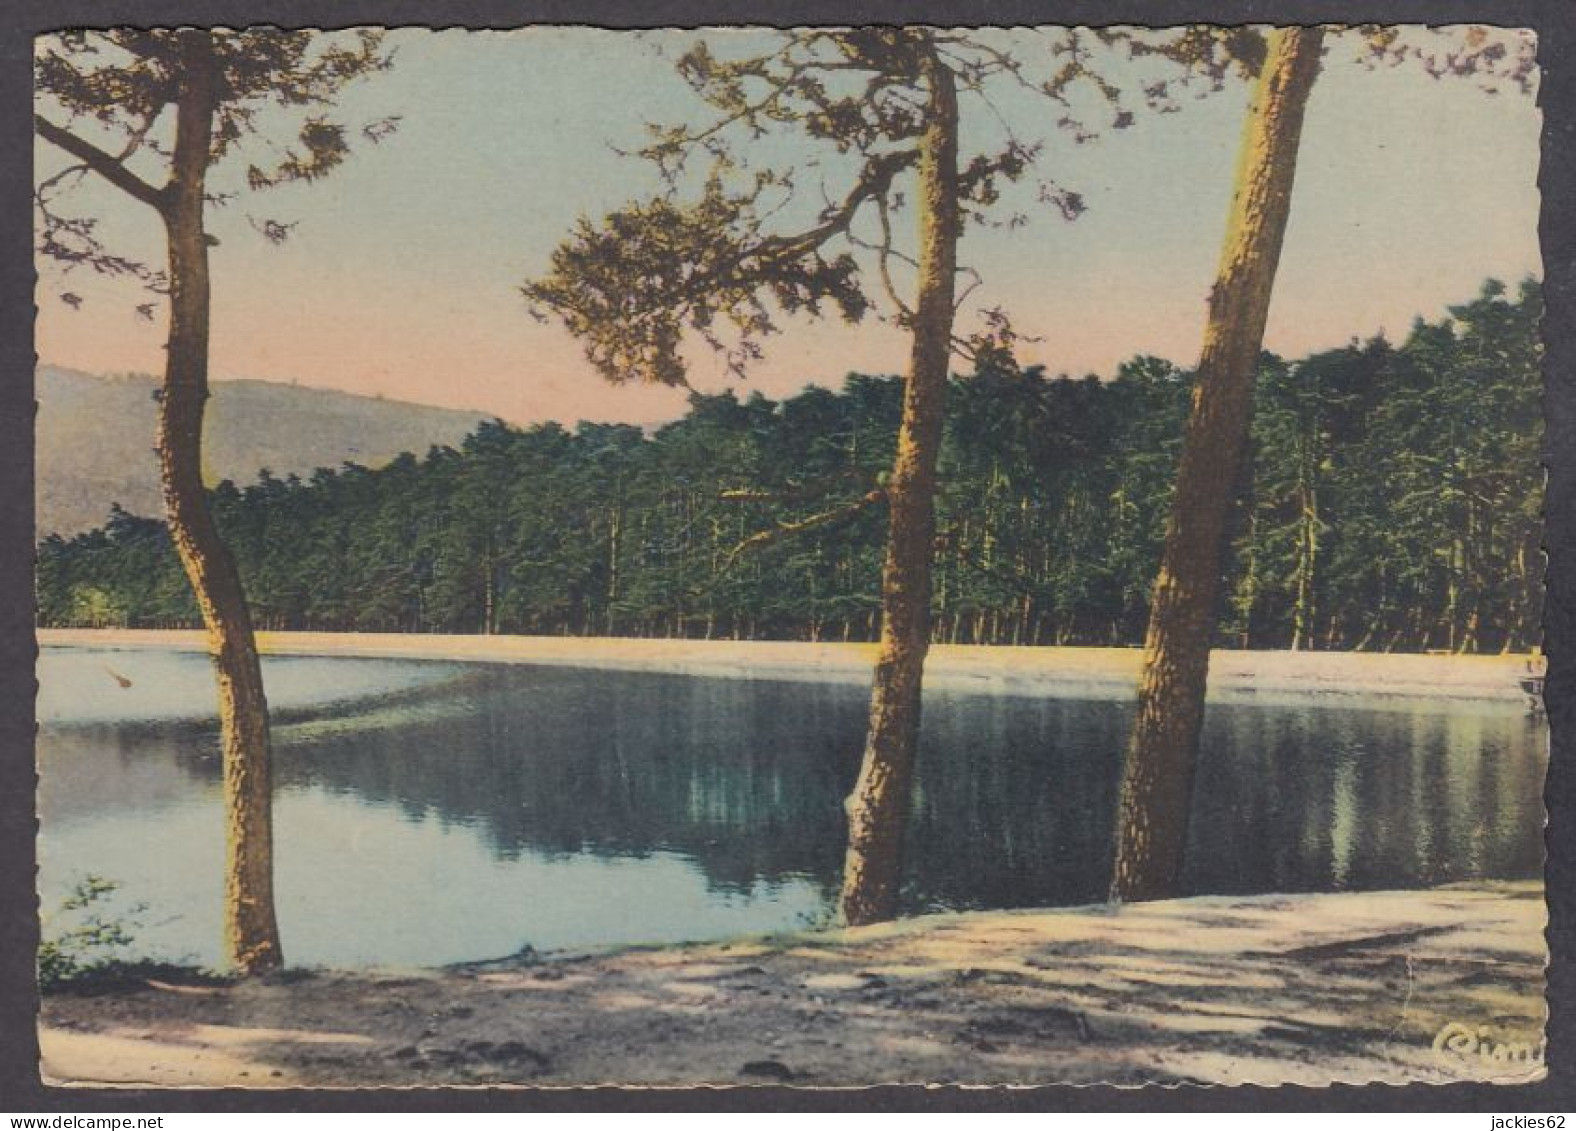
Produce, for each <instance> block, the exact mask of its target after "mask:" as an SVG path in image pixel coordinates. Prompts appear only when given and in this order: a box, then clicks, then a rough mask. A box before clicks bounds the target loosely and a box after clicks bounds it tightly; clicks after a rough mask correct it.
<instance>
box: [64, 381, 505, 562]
mask: <svg viewBox="0 0 1576 1131" xmlns="http://www.w3.org/2000/svg"><path fill="white" fill-rule="evenodd" d="M157 387H158V382H157V380H156V379H155V378H153V377H149V376H144V375H141V374H124V375H119V376H104V375H101V374H96V373H79V372H77V371H75V370H72V369H62V368H60V367H58V366H53V365H43V366H40V367H39V369H38V377H37V396H38V463H37V479H38V517H37V521H36V523H35V526H36V528H37V531H38V534H39V536H40V537H43V536H44V535H47V534H63V535H67V536H70V535H72V534H77V533H80V532H81V531H84V530H88V529H91V528H92V527H94V526H97V525H99V524H100V523H102V522H103V521H104V517H105V515H106V514H107V513H108V512H109V508H110V504H111V503H119V504H120V505H121V506H122V507H125V508H126V509H127V510H129V511H132V512H133V513H135V514H159V513H161V512H160V510H159V507H160V503H159V473H158V463H157V461H156V460H155V458H154V454H153V432H154V415H155V412H156V410H157V408H158V405H157V402H156V401H155V400H154V397H153V394H154V390H155V389H156V388H157ZM481 419H483V417H482V414H480V413H475V412H453V411H450V410H448V409H442V408H432V407H430V406H428V405H415V404H405V403H402V402H400V401H389V400H383V399H380V398H377V397H363V396H356V395H354V394H351V393H339V392H334V391H332V390H329V389H313V388H308V387H306V386H302V385H284V384H279V383H277V382H271V381H217V382H215V383H214V386H213V400H212V403H211V405H210V406H209V414H208V419H207V421H206V427H205V429H204V449H205V458H206V459H207V461H208V464H209V467H210V468H211V469H212V472H213V474H214V475H216V476H223V477H228V478H231V479H234V480H237V481H238V482H243V483H250V482H251V481H252V480H253V479H254V478H255V476H256V474H257V471H258V469H259V468H264V467H266V468H271V469H272V470H273V471H274V472H276V473H277V474H280V475H285V474H289V473H290V472H292V471H294V472H299V473H301V474H307V473H309V472H311V470H312V469H313V468H314V467H317V466H318V465H319V464H321V463H324V462H338V461H339V460H341V459H353V460H356V461H357V462H359V463H364V464H369V465H373V466H376V465H378V464H381V463H384V462H386V461H388V460H390V459H393V458H394V457H395V456H397V455H399V453H400V452H402V451H407V450H410V449H411V448H413V447H414V448H417V449H421V448H425V447H426V446H427V445H428V444H434V443H439V444H447V443H458V442H459V441H460V438H461V437H463V436H464V435H465V434H466V433H467V432H469V431H470V430H471V429H472V428H474V427H475V426H476V424H477V422H478V421H479V420H481Z"/></svg>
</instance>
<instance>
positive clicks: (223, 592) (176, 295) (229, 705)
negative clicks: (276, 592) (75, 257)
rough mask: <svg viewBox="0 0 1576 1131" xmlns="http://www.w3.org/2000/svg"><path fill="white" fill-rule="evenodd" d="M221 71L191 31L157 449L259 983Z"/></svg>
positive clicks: (243, 955) (251, 713)
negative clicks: (202, 651) (219, 465)
mask: <svg viewBox="0 0 1576 1131" xmlns="http://www.w3.org/2000/svg"><path fill="white" fill-rule="evenodd" d="M216 71H217V66H216V62H215V60H214V56H213V46H212V41H211V40H210V38H209V36H208V34H207V33H206V32H197V31H194V32H189V33H187V35H186V39H185V50H184V60H183V66H182V73H181V75H180V80H179V81H180V84H181V90H180V96H179V101H178V103H177V119H176V134H175V153H174V171H173V177H172V179H171V185H170V193H169V196H168V198H167V201H166V204H165V206H164V208H163V210H162V211H163V215H164V220H165V230H166V234H167V237H168V242H169V262H170V336H169V347H168V356H167V358H166V363H165V373H164V388H163V391H162V395H161V398H160V408H159V428H158V443H157V447H158V454H159V469H160V474H161V480H162V486H163V490H164V506H165V513H166V515H167V517H168V519H169V524H170V535H171V537H172V538H173V540H174V542H175V548H176V550H177V551H178V552H179V554H180V558H181V564H182V565H183V566H184V567H185V569H186V576H187V577H188V578H189V579H190V580H191V585H192V590H193V591H194V592H195V594H196V596H197V604H198V607H199V608H200V609H201V610H202V617H203V624H204V625H205V626H206V627H207V630H208V648H209V651H210V653H211V654H212V656H213V659H214V671H215V674H216V677H217V680H218V685H219V724H220V738H221V743H222V747H223V764H224V807H225V822H226V829H225V833H226V845H225V848H226V851H225V872H224V941H225V955H226V958H227V959H228V961H229V962H230V963H231V964H232V965H234V966H235V967H237V968H239V969H240V970H243V971H245V972H247V973H256V972H258V971H262V970H269V969H272V968H274V967H277V966H279V965H280V963H281V962H282V961H283V956H282V952H281V950H280V946H279V928H278V926H277V924H276V922H275V918H274V885H273V815H272V801H273V797H272V789H273V783H272V770H271V766H270V752H269V739H268V703H267V700H266V699H265V698H264V696H263V673H262V666H261V664H260V663H259V661H258V657H257V643H256V641H255V640H254V638H253V634H252V620H251V615H250V613H249V612H248V610H247V607H246V597H245V595H244V594H243V592H242V590H241V579H240V574H239V573H238V572H237V570H236V567H235V560H234V559H233V558H232V557H231V555H230V552H229V550H228V548H227V547H226V546H225V545H224V543H223V542H222V541H221V540H220V538H219V532H218V528H217V527H216V526H215V525H214V521H213V516H212V515H211V514H209V512H208V503H207V499H206V497H205V494H204V490H203V482H202V422H203V410H204V406H205V403H206V401H207V399H208V312H209V291H208V237H207V233H206V232H205V231H204V228H203V207H204V192H205V185H206V178H207V171H208V162H209V146H210V139H211V138H212V135H213V120H214V106H215V100H216V90H215V86H216V81H217V74H216Z"/></svg>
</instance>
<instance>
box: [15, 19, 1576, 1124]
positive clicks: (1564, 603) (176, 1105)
mask: <svg viewBox="0 0 1576 1131" xmlns="http://www.w3.org/2000/svg"><path fill="white" fill-rule="evenodd" d="M0 16H3V20H0V146H3V151H4V155H5V160H4V162H3V163H0V241H3V242H0V318H3V320H4V321H3V327H0V330H3V332H0V484H3V486H4V488H5V489H4V491H0V1112H10V1113H19V1114H26V1113H30V1112H31V1113H44V1112H78V1113H89V1112H95V1111H105V1112H122V1113H124V1112H131V1111H155V1112H157V1111H164V1112H180V1111H200V1110H207V1111H269V1110H276V1111H285V1110H301V1109H308V1108H310V1109H318V1110H345V1111H375V1110H400V1111H426V1110H430V1111H434V1112H437V1111H443V1110H455V1111H487V1110H497V1111H510V1110H519V1111H530V1110H550V1111H571V1110H581V1109H593V1108H594V1109H602V1110H621V1111H641V1110H648V1111H658V1110H660V1111H693V1110H699V1109H712V1110H746V1109H756V1110H779V1111H790V1110H805V1111H808V1110H853V1109H867V1110H888V1111H919V1110H936V1109H953V1110H958V1109H972V1110H1009V1109H1027V1110H1048V1111H1050V1110H1087V1111H1097V1110H1112V1111H1150V1110H1158V1109H1175V1110H1198V1111H1269V1110H1277V1109H1286V1110H1314V1109H1329V1110H1337V1111H1338V1110H1349V1109H1363V1110H1396V1111H1468V1110H1476V1111H1483V1112H1485V1113H1486V1112H1497V1113H1501V1114H1534V1113H1540V1112H1559V1111H1562V1110H1563V1111H1566V1112H1570V1111H1572V1110H1573V1109H1576V1024H1573V1020H1572V1012H1573V1009H1576V984H1573V983H1576V974H1573V971H1572V968H1571V953H1572V950H1573V944H1576V929H1573V925H1576V843H1573V837H1572V827H1573V821H1572V817H1573V815H1576V787H1573V780H1576V767H1572V766H1571V764H1570V759H1571V757H1572V756H1573V753H1572V749H1571V746H1572V743H1571V734H1572V729H1573V724H1576V718H1573V699H1576V697H1573V694H1572V691H1573V687H1572V681H1573V679H1576V664H1573V657H1572V647H1573V634H1572V628H1573V617H1576V541H1573V539H1576V535H1573V533H1572V530H1571V519H1572V516H1573V513H1576V460H1573V459H1572V455H1573V449H1576V378H1573V375H1572V373H1573V366H1576V327H1573V310H1576V295H1573V287H1576V207H1573V202H1576V4H1572V3H1571V0H1476V2H1473V0H1357V2H1354V0H1280V2H1268V0H1236V2H1232V0H1214V2H1203V0H1098V2H1096V0H1042V2H1040V3H1031V2H1025V0H954V2H949V3H940V2H936V0H909V2H893V3H870V2H862V0H838V2H835V3H834V2H825V0H774V2H770V3H768V2H765V0H757V2H755V3H740V2H738V0H731V2H730V0H709V2H708V0H658V2H647V3H620V2H617V0H613V2H604V3H598V2H596V0H575V2H573V3H567V2H562V0H559V2H522V0H515V2H509V0H427V2H419V0H340V2H319V3H314V4H311V5H306V4H302V3H300V2H299V0H295V2H291V0H200V2H193V0H0ZM925 22H929V23H937V24H948V25H960V24H1035V23H1040V24H1050V23H1067V24H1079V23H1084V24H1087V23H1149V24H1178V23H1195V22H1209V23H1228V24H1229V23H1280V24H1292V23H1433V24H1441V23H1457V22H1476V23H1493V24H1500V25H1505V26H1519V27H1531V28H1535V29H1536V30H1537V31H1538V33H1539V36H1540V51H1539V60H1540V62H1541V64H1542V66H1543V82H1542V90H1541V95H1540V103H1541V105H1542V108H1543V112H1544V130H1543V166H1542V173H1541V176H1540V184H1541V187H1542V190H1543V213H1542V223H1541V234H1542V241H1543V256H1544V263H1545V282H1544V294H1545V297H1546V300H1547V319H1546V323H1545V337H1546V340H1547V343H1548V353H1547V356H1546V359H1545V378H1546V388H1547V392H1546V402H1545V403H1546V414H1547V421H1548V439H1547V443H1546V451H1547V459H1548V468H1549V489H1548V498H1547V508H1546V513H1547V516H1548V538H1547V541H1548V547H1549V572H1548V603H1547V613H1546V621H1545V628H1546V634H1547V638H1546V649H1547V651H1548V655H1549V678H1548V684H1547V696H1548V700H1549V719H1550V723H1551V726H1552V730H1553V743H1554V749H1553V757H1552V758H1551V760H1550V767H1549V777H1548V786H1547V790H1546V797H1547V802H1548V808H1549V811H1550V813H1551V817H1550V821H1549V828H1548V850H1549V858H1548V872H1547V882H1548V904H1549V916H1550V928H1549V945H1550V950H1551V952H1552V966H1551V969H1550V973H1549V1001H1550V1008H1551V1012H1552V1017H1551V1020H1550V1023H1549V1031H1548V1037H1549V1054H1548V1063H1549V1069H1550V1072H1549V1078H1548V1079H1547V1080H1546V1081H1545V1082H1544V1083H1542V1084H1538V1085H1533V1086H1528V1087H1521V1088H1503V1087H1489V1086H1484V1085H1466V1084H1463V1085H1449V1086H1431V1085H1416V1086H1413V1087H1408V1088H1396V1087H1384V1086H1380V1087H1375V1088H1356V1087H1335V1088H1325V1089H1320V1088H1279V1089H1275V1088H1247V1087H1244V1088H1220V1087H1215V1088H1202V1087H1182V1088H1172V1089H1156V1088H1150V1089H1138V1090H1135V1089H1116V1088H1071V1087H1046V1088H1037V1089H1031V1090H1015V1091H1008V1090H1005V1089H1003V1090H987V1091H973V1090H971V1091H963V1090H961V1089H936V1090H927V1089H920V1088H892V1087H887V1088H871V1089H867V1090H863V1091H857V1092H819V1093H818V1092H815V1091H808V1090H796V1089H789V1088H739V1089H733V1090H731V1091H710V1090H703V1091H694V1092H686V1091H673V1090H665V1091H641V1090H634V1089H630V1090H621V1089H616V1088H609V1089H599V1090H587V1091H574V1092H563V1091H560V1092H540V1091H537V1092H533V1091H530V1090H525V1091H493V1092H481V1091H448V1090H444V1089H432V1090H423V1091H404V1092H387V1091H384V1092H372V1091H369V1092H362V1093H355V1092H327V1091H325V1092H302V1091H290V1092H271V1093H270V1092H247V1091H242V1090H231V1091H209V1092H195V1091H149V1092H138V1091H130V1090H114V1091H106V1092H95V1091H83V1090H73V1089H46V1088H44V1087H42V1086H41V1085H40V1084H39V1081H38V1072H37V1067H36V1066H37V1040H36V1036H35V1032H34V1027H33V1019H34V1009H35V1005H36V1001H35V991H34V986H33V962H34V957H33V956H34V949H35V947H36V944H37V939H38V919H37V901H36V896H35V894H34V889H33V874H34V834H35V831H36V828H37V825H36V821H35V818H34V813H33V790H34V783H35V775H34V763H33V742H32V739H33V709H32V707H33V690H34V681H33V661H34V638H33V602H32V592H33V586H32V574H31V570H32V551H33V492H32V468H33V430H32V422H33V411H34V405H33V364H34V356H33V345H32V341H33V339H32V321H33V267H32V243H31V231H32V211H31V193H30V190H31V185H32V123H31V93H32V91H31V86H32V76H31V70H30V67H29V60H30V57H31V47H30V44H31V39H32V36H33V35H34V34H35V33H36V32H40V31H46V30H54V29H58V28H63V27H84V26H85V27H103V26H108V25H112V24H142V25H171V24H180V23H204V24H229V25H240V24H256V23H273V24H280V25H284V26H297V27H300V26H316V27H343V26H347V25H351V24H384V25H389V26H396V25H428V26H442V27H455V26H466V27H518V26H520V25H522V24H528V23H561V24H595V25H598V26H604V27H631V28H633V27H673V26H687V27H693V26H697V25H702V24H710V25H715V24H730V23H732V24H757V25H776V26H786V25H792V24H818V23H819V24H851V23H925ZM6 202H9V203H6ZM1483 1119H1484V1127H1485V1129H1486V1128H1487V1126H1488V1123H1487V1120H1488V1116H1487V1115H1486V1114H1485V1115H1484V1117H1483Z"/></svg>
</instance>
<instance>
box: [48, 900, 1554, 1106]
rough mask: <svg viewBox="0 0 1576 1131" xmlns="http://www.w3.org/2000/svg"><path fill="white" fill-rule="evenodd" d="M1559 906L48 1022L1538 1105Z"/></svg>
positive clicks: (128, 1068)
mask: <svg viewBox="0 0 1576 1131" xmlns="http://www.w3.org/2000/svg"><path fill="white" fill-rule="evenodd" d="M1546 921H1547V917H1546V912H1545V909H1544V903H1543V889H1542V885H1541V884H1538V883H1534V882H1524V883H1477V884H1464V885H1453V886H1449V887H1443V888H1436V889H1432V890H1427V891H1408V892H1374V893H1353V894H1334V895H1275V896H1259V897H1248V898H1229V897H1212V898H1201V899H1185V900H1172V901H1165V902H1158V903H1150V904H1138V905H1131V906H1127V907H1122V908H1110V907H1092V908H1074V909H1066V910H1051V911H1019V912H975V913H967V914H948V915H931V916H925V917H922V918H917V919H910V920H906V921H903V922H900V923H896V924H891V925H888V926H883V927H874V928H865V929H861V930H847V931H838V930H830V931H821V932H811V933H803V934H795V935H783V936H776V937H772V938H767V939H754V940H738V941H734V942H731V943H711V944H701V945H690V946H674V947H663V948H653V949H626V950H621V951H614V952H609V953H598V954H588V955H547V956H544V957H541V958H538V959H536V960H534V961H525V962H522V961H518V960H512V961H508V962H501V963H491V964H481V965H476V966H469V967H459V968H453V969H447V970H419V971H399V972H396V971H381V972H380V971H363V972H334V971H292V972H289V973H287V974H286V975H284V976H281V977H276V978H272V979H264V980H254V981H251V982H246V983H239V984H228V985H197V984H171V983H169V982H160V981H145V982H140V983H133V984H129V985H126V986H123V987H121V988H119V989H116V990H114V991H112V992H109V993H100V994H95V995H92V996H87V995H78V994H70V993H57V994H52V995H49V996H47V997H45V999H44V1001H43V1009H42V1018H41V1026H40V1038H41V1044H42V1048H43V1070H44V1074H45V1076H46V1078H47V1079H48V1080H50V1081H51V1082H55V1083H60V1082H67V1081H69V1082H75V1083H90V1084H99V1085H106V1084H107V1085H129V1084H135V1083H146V1084H151V1085H154V1086H210V1087H211V1086H223V1085H230V1086H236V1085H239V1086H243V1087H292V1086H329V1085H341V1086H389V1085H401V1084H404V1085H429V1086H430V1085H453V1084H460V1085H482V1086H486V1085H492V1086H497V1085H501V1084H524V1085H532V1086H566V1085H567V1086H576V1085H588V1084H600V1083H625V1084H656V1085H663V1084H666V1085H695V1084H721V1085H738V1084H779V1085H782V1084H786V1085H793V1086H805V1087H818V1086H819V1087H826V1086H850V1085H860V1084H876V1083H884V1082H887V1083H904V1082H907V1083H916V1082H917V1083H925V1082H930V1083H944V1082H953V1083H969V1084H1005V1083H1014V1084H1035V1083H1075V1084H1076V1083H1116V1084H1128V1085H1134V1084H1142V1083H1147V1082H1161V1083H1179V1082H1188V1081H1199V1082H1202V1081H1208V1082H1217V1083H1225V1084H1239V1083H1259V1084H1276V1083H1301V1084H1311V1085H1321V1084H1329V1083H1335V1082H1349V1083H1371V1082H1379V1081H1387V1082H1397V1083H1399V1082H1405V1081H1425V1082H1440V1083H1443V1082H1448V1081H1456V1080H1490V1081H1501V1082H1521V1083H1525V1082H1529V1081H1530V1080H1533V1079H1538V1078H1540V1077H1541V1076H1542V1074H1543V1064H1542V1049H1541V1041H1542V1034H1543V1027H1544V1021H1545V1017H1546V1008H1545V1004H1544V996H1543V995H1544V985H1545V978H1544V966H1545V963H1546V958H1547V951H1546V947H1545V944H1544V937H1543V930H1544V927H1545V925H1546Z"/></svg>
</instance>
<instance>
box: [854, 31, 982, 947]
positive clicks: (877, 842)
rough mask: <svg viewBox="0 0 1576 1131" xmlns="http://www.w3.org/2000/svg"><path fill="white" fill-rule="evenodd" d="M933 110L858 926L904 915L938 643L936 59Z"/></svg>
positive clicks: (947, 277) (949, 169)
mask: <svg viewBox="0 0 1576 1131" xmlns="http://www.w3.org/2000/svg"><path fill="white" fill-rule="evenodd" d="M924 70H925V78H926V83H927V85H928V87H929V107H928V114H927V124H926V127H925V134H924V137H923V139H922V141H921V153H920V167H919V216H920V221H919V223H920V228H919V282H918V295H917V300H916V303H915V310H914V325H913V335H914V336H913V352H912V355H911V358H910V362H909V372H908V380H907V382H906V383H905V386H904V389H903V417H902V423H901V424H900V426H899V431H898V446H897V458H896V460H895V461H894V463H893V465H892V475H891V478H890V479H889V481H888V484H887V503H888V509H889V511H890V515H891V518H890V523H891V525H890V528H889V531H888V535H887V550H886V562H885V565H884V567H883V569H882V572H881V610H882V620H881V649H880V653H879V656H878V659H877V660H876V671H875V683H874V687H873V689H872V691H871V696H870V729H869V732H868V735H867V738H866V741H865V754H864V763H863V765H862V766H861V767H860V771H859V780H858V782H857V783H856V784H855V786H854V791H853V793H852V794H851V795H850V796H849V798H848V803H847V810H848V856H847V860H846V862H845V865H844V870H843V893H842V915H843V919H844V921H845V922H847V923H848V924H849V925H851V926H857V925H859V924H862V923H876V922H881V921H883V920H887V919H891V918H892V917H893V916H895V915H896V914H897V897H898V883H899V880H900V878H901V876H902V870H903V834H904V826H905V825H906V824H907V822H908V804H909V793H910V789H911V785H912V782H913V776H914V755H915V750H916V748H917V747H918V744H919V715H920V683H921V680H922V678H923V674H924V666H925V653H926V651H927V650H928V648H929V640H930V593H931V562H932V558H933V556H934V553H935V537H936V509H935V493H936V457H937V454H938V452H939V449H940V447H941V432H942V421H943V417H944V413H945V410H946V397H947V368H948V361H949V359H950V357H951V352H952V313H953V292H954V277H953V276H954V272H955V270H956V264H957V240H958V183H957V178H958V168H957V166H958V100H957V89H956V86H955V85H954V80H953V76H952V73H951V72H950V71H949V70H948V69H947V68H946V66H945V65H944V64H943V63H942V61H941V60H940V58H939V57H938V56H937V55H936V54H935V53H934V51H933V50H932V51H931V52H930V54H929V55H928V56H927V59H926V62H925V65H924Z"/></svg>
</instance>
